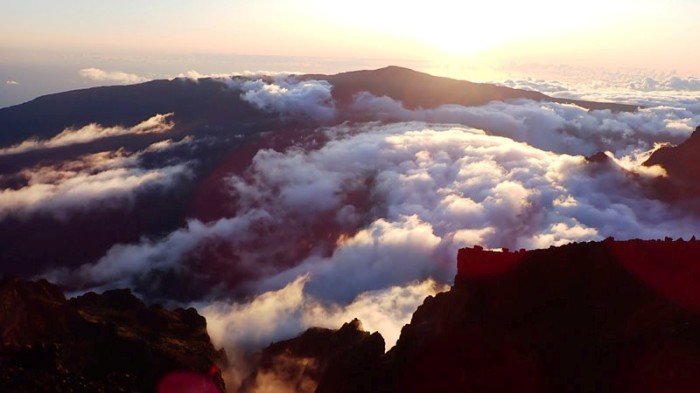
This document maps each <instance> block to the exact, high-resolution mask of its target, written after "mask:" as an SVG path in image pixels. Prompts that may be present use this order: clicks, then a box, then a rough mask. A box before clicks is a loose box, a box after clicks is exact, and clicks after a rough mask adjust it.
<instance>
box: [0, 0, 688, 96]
mask: <svg viewBox="0 0 700 393" xmlns="http://www.w3.org/2000/svg"><path fill="white" fill-rule="evenodd" d="M0 7H1V9H2V12H1V13H0V79H2V85H0V107H4V106H8V105H14V104H17V103H19V102H22V101H25V100H28V99H31V98H34V97H36V96H37V95H40V94H46V93H50V92H57V91H62V90H68V89H75V88H81V87H89V86H94V85H100V84H115V83H134V82H139V81H144V80H148V79H156V78H168V77H170V78H171V77H175V76H178V75H180V74H183V73H184V74H186V73H187V72H191V71H196V72H197V73H200V74H211V73H232V72H243V71H258V70H269V71H291V72H326V73H335V72H340V71H346V70H352V69H357V68H378V67H381V66H384V65H389V64H395V65H403V66H407V67H410V68H414V69H418V70H421V71H426V72H430V73H433V74H437V75H444V76H451V77H457V78H461V79H470V80H477V81H486V80H501V79H506V78H508V77H511V76H512V75H519V76H522V75H528V76H534V77H538V78H546V79H553V78H556V79H563V78H566V77H572V78H575V77H578V78H580V79H584V80H585V79H587V78H588V75H587V74H590V73H591V72H592V71H591V70H595V71H596V72H598V73H599V74H600V70H608V71H611V72H618V73H619V72H628V73H629V72H632V71H634V72H636V73H637V74H641V73H644V72H646V73H656V74H663V75H679V76H698V75H700V61H698V56H699V55H698V54H697V51H695V50H693V48H696V47H698V45H697V44H698V43H699V42H698V41H700V38H698V37H700V27H699V26H698V24H697V22H696V21H695V20H694V17H695V16H697V15H700V3H699V2H695V1H691V0H636V1H632V0H614V1H611V0H590V1H587V2H585V3H583V2H579V3H576V4H574V3H570V2H561V1H554V0H533V1H528V2H522V1H515V0H491V1H463V2H456V1H447V0H433V1H431V2H430V3H423V2H397V1H381V0H358V1H355V2H353V3H352V4H351V5H350V4H348V3H345V2H342V3H341V2H333V1H321V0H298V1H282V0H256V1H252V0H200V1H191V0H168V1H165V0H151V1H148V2H136V1H113V0H104V1H100V2H94V1H87V0H66V1H61V2H57V1H49V0H25V1H21V2H20V1H9V0H2V1H0ZM552 67H558V68H552ZM561 67H567V68H566V70H567V72H565V73H562V72H557V70H561ZM95 68H96V69H99V70H101V71H104V72H103V73H102V74H99V75H96V74H95V73H94V72H92V73H90V72H81V70H91V69H95ZM562 74H563V75H562Z"/></svg>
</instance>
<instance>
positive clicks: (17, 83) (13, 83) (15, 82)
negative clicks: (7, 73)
mask: <svg viewBox="0 0 700 393" xmlns="http://www.w3.org/2000/svg"><path fill="white" fill-rule="evenodd" d="M5 84H6V85H8V86H16V85H19V82H17V81H16V80H12V79H8V80H6V81H5Z"/></svg>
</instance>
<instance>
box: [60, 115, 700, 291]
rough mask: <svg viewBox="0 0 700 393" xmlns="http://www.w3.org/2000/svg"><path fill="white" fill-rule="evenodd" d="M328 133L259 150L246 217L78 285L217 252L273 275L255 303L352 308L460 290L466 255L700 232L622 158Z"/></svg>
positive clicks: (422, 130) (445, 138) (110, 258)
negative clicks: (416, 287) (393, 296)
mask: <svg viewBox="0 0 700 393" xmlns="http://www.w3.org/2000/svg"><path fill="white" fill-rule="evenodd" d="M326 135H327V136H328V137H329V138H331V141H330V142H328V143H327V144H326V145H325V146H323V147H321V148H319V149H317V150H311V151H305V150H303V149H300V148H296V149H295V148H293V149H289V150H288V151H286V152H276V151H272V150H262V151H260V152H258V154H257V155H256V156H255V158H254V160H253V163H252V166H251V168H250V170H249V172H248V173H246V174H244V175H243V176H241V177H237V176H234V177H232V178H231V179H230V187H231V190H232V193H233V198H232V200H235V201H236V204H237V210H238V211H239V212H241V213H239V214H238V215H236V216H234V217H231V218H223V219H220V220H218V221H216V222H213V223H209V224H202V223H199V222H198V221H191V222H190V223H189V224H188V226H187V227H186V228H183V229H180V230H178V231H176V232H173V233H172V234H171V235H170V236H168V237H166V238H164V239H163V240H161V241H144V242H142V243H137V244H132V245H118V246H115V247H113V248H112V249H111V250H110V251H109V252H108V253H107V255H105V257H103V258H102V259H101V260H100V261H98V262H97V263H96V264H94V265H85V266H83V267H82V268H81V269H79V271H77V272H73V273H71V274H70V275H68V276H67V277H69V278H70V279H72V280H78V281H80V282H88V283H92V284H93V285H105V284H109V283H114V282H117V283H119V285H128V283H129V282H130V280H131V279H132V278H134V277H139V276H140V275H142V274H143V273H144V272H148V271H152V270H154V269H163V268H168V267H173V266H176V265H178V263H179V262H180V261H181V259H182V257H183V256H184V255H191V253H193V252H196V251H197V250H198V248H199V247H201V246H202V245H203V244H208V243H210V242H212V241H213V242H220V243H221V244H227V245H228V246H227V247H229V248H230V249H231V250H235V251H234V252H235V253H236V254H235V255H237V256H238V257H239V258H240V260H237V261H236V262H235V263H236V264H237V266H247V267H248V268H250V269H252V270H253V271H257V272H259V273H260V274H259V275H258V276H255V275H254V276H252V278H251V279H250V280H249V282H248V283H244V284H242V285H243V287H242V288H245V289H246V291H248V292H249V293H258V292H261V291H269V290H275V289H278V288H282V287H284V286H285V285H287V284H288V283H290V282H293V281H294V280H296V279H297V278H298V277H300V276H302V275H304V274H306V273H311V275H310V276H309V281H308V282H307V283H306V285H305V288H306V290H307V291H308V293H309V294H310V295H312V296H314V297H315V298H318V299H325V300H330V301H334V302H337V303H340V304H344V303H347V302H349V301H351V300H352V299H354V298H355V297H356V296H357V295H358V294H360V293H363V292H366V291H373V290H379V289H382V288H386V287H387V286H394V285H398V286H400V285H403V284H405V283H408V282H411V281H413V280H424V279H426V278H428V277H433V278H436V279H438V280H439V281H441V282H446V281H449V280H450V279H451V277H452V275H453V274H454V271H455V267H454V256H455V255H456V251H457V249H458V248H460V247H464V246H470V245H473V244H481V245H484V246H486V247H490V248H499V247H509V248H512V249H516V248H539V247H547V246H549V245H552V244H562V243H566V242H571V241H587V240H595V239H602V238H605V237H607V236H615V237H618V238H637V237H639V238H659V237H664V236H673V237H681V236H690V235H692V234H693V233H694V232H693V231H694V230H695V228H697V227H698V224H699V222H698V220H697V219H695V218H693V217H692V216H688V215H687V214H685V213H684V212H682V211H680V210H676V209H674V208H673V207H671V206H669V205H666V204H664V203H662V202H660V201H657V200H654V199H647V198H645V197H644V193H643V189H642V188H641V187H640V184H639V182H642V183H643V182H644V181H645V179H648V178H649V177H650V176H653V175H654V173H647V172H645V171H639V172H638V176H636V177H632V176H629V172H626V171H625V170H623V169H622V168H621V167H620V166H619V165H618V164H617V163H616V161H615V160H611V161H610V162H608V163H595V164H589V163H587V162H586V160H585V159H584V158H583V157H581V156H568V155H557V154H554V153H551V152H546V151H542V150H539V149H536V148H534V147H531V146H528V145H525V144H522V143H516V142H513V141H512V140H510V139H507V138H503V137H496V136H490V135H486V134H484V133H483V132H482V131H478V130H474V129H470V128H465V127H460V126H436V125H429V124H424V123H398V124H391V125H384V126H379V125H372V124H369V125H362V126H359V127H357V126H350V125H346V126H341V127H335V128H332V129H328V130H326ZM627 165H628V166H629V169H631V170H635V166H634V163H632V162H629V163H627ZM261 245H264V246H261ZM221 263H222V264H223V266H225V265H226V263H227V262H226V261H222V262H221ZM228 263H231V262H228ZM232 268H233V267H232ZM224 269H225V267H224ZM347 277H352V280H348V279H347ZM63 279H66V277H64V278H63Z"/></svg>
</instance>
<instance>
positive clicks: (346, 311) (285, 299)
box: [200, 275, 448, 349]
mask: <svg viewBox="0 0 700 393" xmlns="http://www.w3.org/2000/svg"><path fill="white" fill-rule="evenodd" d="M307 282H308V276H306V275H304V276H300V277H298V278H297V279H295V280H294V281H292V282H291V283H289V284H287V285H286V286H285V287H284V288H282V289H279V290H276V291H270V292H265V293H263V294H261V295H259V296H257V297H255V298H254V299H252V300H251V301H249V302H243V303H236V302H230V303H229V302H225V301H217V302H214V303H210V304H207V305H206V306H203V307H201V308H200V311H201V312H202V313H203V315H204V316H205V317H206V318H207V325H208V330H209V334H210V335H211V337H212V340H213V342H214V344H215V345H217V346H223V347H228V348H242V349H246V348H248V349H251V348H252V349H255V348H259V347H260V346H262V345H266V344H267V343H269V342H270V341H279V340H282V339H287V338H290V337H293V336H294V335H296V334H297V333H298V332H299V331H301V330H303V329H306V328H309V327H312V326H320V327H328V328H332V329H338V328H340V326H342V325H343V323H346V322H349V321H351V320H352V319H353V318H358V319H360V320H361V321H362V322H363V327H364V328H365V330H368V331H372V332H374V331H378V332H380V333H381V334H382V336H383V337H384V340H385V342H386V345H387V349H388V348H391V347H392V346H394V344H395V343H396V341H397V340H398V338H399V335H400V333H401V328H402V327H403V326H404V325H405V324H407V323H408V322H409V321H410V319H411V315H412V314H413V312H414V311H415V309H416V308H417V307H418V306H419V305H420V304H421V303H423V300H425V298H426V297H427V296H432V295H435V294H436V293H438V292H442V291H445V290H447V289H448V287H447V286H445V285H439V284H437V283H436V282H435V281H433V280H430V279H428V280H425V281H422V282H410V283H408V284H407V285H405V286H401V287H399V286H392V287H388V288H384V289H380V290H375V291H368V292H363V293H360V294H358V295H357V297H355V298H354V299H353V300H352V301H351V302H350V303H349V304H346V305H341V304H337V303H332V302H327V301H323V300H322V299H321V300H319V299H316V298H314V297H312V296H310V295H309V294H307V293H305V291H304V288H305V286H306V284H307Z"/></svg>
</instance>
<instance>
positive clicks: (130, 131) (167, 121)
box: [0, 113, 175, 156]
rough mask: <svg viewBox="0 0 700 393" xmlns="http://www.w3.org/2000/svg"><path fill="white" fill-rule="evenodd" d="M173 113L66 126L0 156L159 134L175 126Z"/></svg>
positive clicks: (13, 147)
mask: <svg viewBox="0 0 700 393" xmlns="http://www.w3.org/2000/svg"><path fill="white" fill-rule="evenodd" d="M172 117H173V113H166V114H157V115H155V116H152V117H151V118H149V119H147V120H144V121H143V122H141V123H139V124H137V125H135V126H133V127H129V128H127V127H122V126H115V127H102V126H101V125H99V124H96V123H91V124H88V125H86V126H84V127H81V128H79V129H73V128H66V129H65V130H63V131H62V132H61V133H60V134H58V135H56V136H55V137H53V138H51V139H47V140H37V139H29V140H26V141H24V142H22V143H20V144H17V145H14V146H10V147H7V148H3V149H0V156H2V155H10V154H18V153H24V152H27V151H32V150H41V149H51V148H55V147H62V146H68V145H74V144H80V143H88V142H93V141H96V140H98V139H103V138H109V137H113V136H119V135H139V134H159V133H164V132H168V131H170V130H172V129H173V127H175V124H174V123H173V122H172V121H171V119H172Z"/></svg>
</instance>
